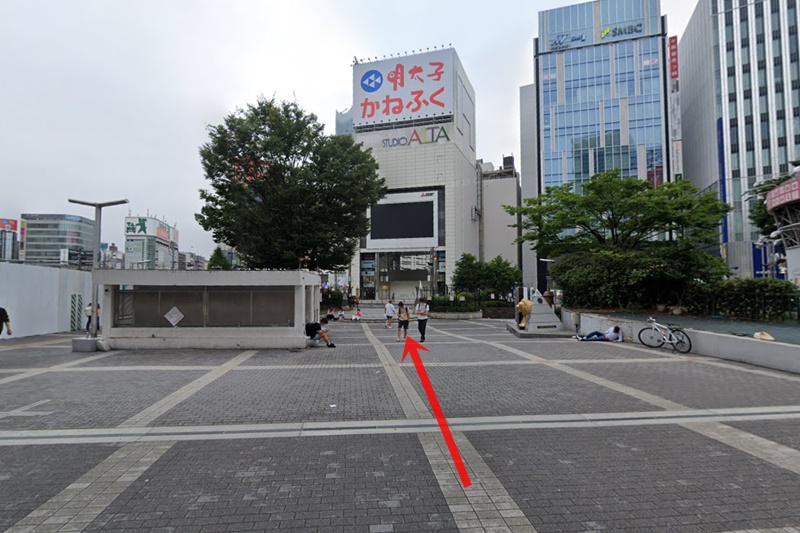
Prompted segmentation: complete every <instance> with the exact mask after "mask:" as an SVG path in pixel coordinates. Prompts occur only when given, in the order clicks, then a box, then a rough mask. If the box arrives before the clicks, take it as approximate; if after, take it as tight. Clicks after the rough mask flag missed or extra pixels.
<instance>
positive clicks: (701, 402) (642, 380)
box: [576, 362, 800, 409]
mask: <svg viewBox="0 0 800 533" xmlns="http://www.w3.org/2000/svg"><path fill="white" fill-rule="evenodd" d="M576 367H577V366H576ZM580 369H581V370H582V371H584V372H588V373H590V374H593V375H595V376H599V377H602V378H605V379H609V380H611V381H614V382H616V383H621V384H623V385H628V386H631V387H634V388H637V389H642V390H646V391H648V392H650V393H652V394H655V395H657V396H661V397H663V398H666V399H668V400H672V401H674V402H677V403H680V404H683V405H686V406H689V407H693V408H697V409H705V408H724V407H760V406H770V405H798V404H800V383H797V382H795V381H789V380H784V379H777V378H771V377H768V376H763V375H758V374H752V373H747V372H740V371H738V370H735V369H728V368H724V367H722V366H710V365H704V364H702V363H694V362H685V363H681V364H679V365H674V364H665V365H657V366H655V365H652V364H649V363H630V364H627V365H603V364H597V365H591V366H588V365H587V366H580Z"/></svg>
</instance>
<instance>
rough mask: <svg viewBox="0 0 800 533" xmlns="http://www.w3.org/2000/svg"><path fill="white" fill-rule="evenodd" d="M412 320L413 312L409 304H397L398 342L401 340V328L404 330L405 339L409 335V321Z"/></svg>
mask: <svg viewBox="0 0 800 533" xmlns="http://www.w3.org/2000/svg"><path fill="white" fill-rule="evenodd" d="M410 320H411V313H410V312H409V310H408V306H407V305H403V302H400V303H399V304H397V342H400V340H401V339H400V330H403V339H402V340H405V338H406V337H407V336H408V322H409V321H410Z"/></svg>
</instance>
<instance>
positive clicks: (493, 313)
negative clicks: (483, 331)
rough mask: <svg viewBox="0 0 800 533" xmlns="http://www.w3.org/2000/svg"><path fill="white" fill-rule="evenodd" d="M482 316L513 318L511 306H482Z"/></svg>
mask: <svg viewBox="0 0 800 533" xmlns="http://www.w3.org/2000/svg"><path fill="white" fill-rule="evenodd" d="M481 312H482V313H483V318H512V319H513V318H514V308H513V307H484V308H483V309H481Z"/></svg>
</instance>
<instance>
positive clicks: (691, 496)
mask: <svg viewBox="0 0 800 533" xmlns="http://www.w3.org/2000/svg"><path fill="white" fill-rule="evenodd" d="M378 311H379V310H378ZM365 324H367V327H368V329H369V331H370V332H371V335H369V336H367V335H365V334H364V324H362V323H342V324H339V323H336V324H332V327H331V332H332V336H333V340H334V342H335V343H336V344H337V346H338V347H337V348H336V349H327V348H324V347H320V348H315V349H309V350H300V351H294V350H262V351H258V352H256V353H255V354H254V355H251V354H252V352H250V351H247V352H245V351H243V350H241V351H240V350H224V351H213V350H174V351H173V350H161V351H127V352H109V353H107V354H99V355H94V356H90V357H91V359H90V360H88V361H87V362H85V363H84V364H82V365H75V366H72V367H70V368H69V369H68V370H58V371H50V370H47V369H48V368H49V367H50V366H52V365H57V364H63V363H64V362H69V361H76V360H82V359H87V358H88V357H87V355H86V354H65V353H64V351H63V350H62V349H61V348H52V347H51V345H41V346H38V347H30V346H27V347H23V346H22V344H27V345H30V344H31V343H32V342H35V339H28V340H26V341H25V343H19V344H20V347H19V348H17V349H12V350H4V349H3V348H4V347H7V346H9V345H8V344H6V345H5V346H4V345H3V343H0V370H2V369H3V368H17V367H18V368H30V369H32V370H33V371H34V372H33V373H31V374H22V375H19V376H16V377H17V378H22V379H15V380H8V381H3V378H4V377H5V378H9V377H14V376H13V375H12V374H3V373H0V531H4V530H6V529H11V530H12V531H14V532H19V533H22V532H25V533H29V532H30V533H35V532H46V531H57V530H60V531H62V533H66V532H68V531H80V530H81V529H82V528H84V527H85V526H86V524H89V523H91V525H90V526H89V527H90V530H92V531H107V530H108V531H131V532H133V531H136V532H138V531H144V532H149V533H156V532H159V533H160V532H166V531H171V532H176V531H191V532H196V531H199V532H205V531H312V532H313V531H318V532H325V531H336V532H351V531H363V532H368V533H381V532H384V533H386V532H395V531H398V532H399V531H426V530H441V531H455V530H456V529H457V528H458V527H460V528H461V531H464V532H474V533H478V532H481V531H504V532H508V531H513V532H516V533H523V532H524V533H535V531H539V532H551V531H608V532H612V531H613V532H616V531H645V532H661V531H671V532H695V531H697V532H700V531H705V532H709V531H710V532H714V531H719V532H722V531H726V532H727V531H747V530H752V529H756V528H757V529H759V530H761V531H767V530H772V531H773V532H774V533H777V532H778V531H779V530H780V531H781V533H788V532H790V531H791V533H798V531H800V530H798V531H793V530H791V529H790V528H792V527H795V528H797V527H798V526H800V475H798V474H797V472H798V469H797V467H796V466H797V464H798V462H797V461H798V457H800V455H799V454H798V453H797V452H794V450H800V420H798V419H797V418H793V417H794V416H796V413H797V412H800V382H798V381H797V380H796V379H795V380H791V379H785V378H786V377H788V375H786V374H782V373H779V372H773V373H770V372H765V371H763V370H757V369H754V368H753V367H747V366H743V365H736V364H729V363H720V362H714V360H711V359H708V360H704V361H703V362H701V361H698V360H696V358H675V357H669V352H667V351H652V352H643V351H642V350H633V349H630V347H628V346H619V345H610V344H604V343H579V342H576V341H569V340H565V341H550V340H548V341H541V340H538V339H525V340H523V339H517V338H515V337H513V336H512V335H511V334H510V333H507V332H504V331H503V328H504V327H505V322H504V321H463V322H450V321H441V320H435V319H434V320H431V324H430V326H429V333H428V339H427V342H426V343H425V345H426V347H427V348H428V349H429V350H430V351H429V352H423V353H422V357H423V360H424V361H425V363H426V367H427V370H428V374H429V376H430V378H431V380H432V382H433V386H434V388H435V391H436V394H437V396H438V398H439V401H440V403H441V405H442V407H443V409H444V412H445V414H446V416H448V417H485V418H484V419H483V420H480V421H479V424H472V425H470V426H466V427H470V428H471V429H472V430H471V431H467V432H462V431H460V430H461V429H463V427H465V426H461V427H459V428H458V430H456V431H454V434H455V437H456V440H457V442H459V446H460V449H461V454H462V456H463V458H464V461H465V463H466V467H467V469H468V471H469V473H470V475H471V476H472V477H473V482H474V485H473V486H472V487H469V488H466V489H465V488H463V487H462V486H461V485H460V481H459V479H458V478H457V475H456V472H455V470H454V467H453V465H452V464H451V457H450V450H448V449H447V447H446V445H444V443H443V439H441V437H440V433H439V432H438V431H436V428H435V426H433V422H432V421H431V420H425V421H412V422H413V423H414V424H416V425H414V426H409V425H406V424H407V423H408V421H407V420H406V419H407V418H415V416H419V413H424V418H427V417H428V416H429V415H428V413H427V412H425V409H424V407H422V405H423V403H424V404H425V405H427V395H426V394H425V392H424V390H423V389H422V386H421V385H420V381H419V377H418V375H417V372H416V370H415V369H414V367H413V364H412V363H411V362H410V361H408V360H407V361H406V362H405V363H402V364H400V359H401V356H402V349H403V344H402V343H397V342H396V341H395V339H396V337H397V332H396V329H394V328H393V329H391V330H387V329H384V328H383V327H382V323H380V322H376V323H365ZM486 325H488V326H490V327H485V326H486ZM410 334H411V336H412V338H417V337H418V334H417V332H416V324H415V323H412V324H411V328H410ZM376 338H377V341H375V339H376ZM66 339H67V340H68V338H66ZM39 340H41V339H39ZM373 341H375V342H379V343H382V346H374V345H372V344H371V343H372V342H373ZM476 341H479V342H476ZM500 343H502V345H501V344H500ZM384 347H385V349H384ZM514 351H516V353H513V352H514ZM243 352H244V354H243ZM387 352H388V354H389V355H390V357H389V358H387V357H386V353H387ZM526 353H527V354H529V355H530V359H529V358H526V357H525V355H524V354H526ZM645 358H648V359H650V360H652V362H638V361H637V360H638V359H645ZM531 359H533V360H534V361H531ZM548 359H550V360H567V361H572V363H563V364H554V363H549V362H548ZM612 359H613V360H614V361H613V363H602V362H594V363H592V364H584V363H578V362H577V361H578V360H581V361H602V360H612ZM509 362H514V363H517V364H508V363H509ZM437 363H440V364H444V365H446V366H437V365H436V364H437ZM709 363H711V364H709ZM235 364H238V365H239V366H235ZM4 365H5V366H4ZM221 365H224V366H221ZM162 366H163V367H169V370H168V371H167V370H166V369H165V370H153V369H152V367H162ZM195 366H203V367H208V369H207V370H204V369H198V370H192V369H191V367H195ZM87 367H92V368H87ZM96 367H102V368H103V371H98V370H97V369H96ZM121 367H125V368H121ZM139 367H141V368H139ZM573 369H577V370H573ZM36 372H38V374H37V373H36ZM570 372H574V373H570ZM765 374H770V375H765ZM593 376H599V377H598V378H595V377H593ZM212 378H216V379H212ZM189 384H191V385H192V386H191V387H188V388H185V389H184V387H186V385H189ZM412 389H413V390H412ZM398 395H399V396H400V397H402V398H403V399H404V402H405V403H404V404H401V403H400V400H398ZM637 397H641V398H644V399H649V401H650V402H652V403H647V402H645V401H643V400H640V399H637ZM45 400H49V401H45ZM412 400H413V401H412ZM40 402H43V403H40ZM415 402H416V403H415ZM33 404H38V405H33ZM401 405H405V406H406V410H405V411H404V410H403V409H402V407H401ZM25 406H30V407H29V408H28V411H30V413H28V411H22V410H21V409H22V408H23V407H25ZM331 406H335V407H331ZM658 406H661V407H658ZM684 406H685V407H684ZM762 406H763V407H764V408H765V409H766V410H767V411H769V408H770V406H786V407H785V408H784V409H782V412H783V413H784V414H782V415H777V416H781V418H779V419H767V417H766V416H764V415H763V413H759V412H757V411H760V410H750V411H748V410H746V409H745V410H743V411H742V414H744V415H746V416H748V417H749V420H747V421H745V420H737V421H736V422H735V423H729V424H728V425H724V424H722V423H709V422H707V423H705V424H701V423H699V419H697V418H689V417H688V415H687V414H686V413H685V412H683V411H684V409H691V408H696V409H707V408H722V407H742V408H746V407H762ZM664 409H671V410H675V411H677V413H670V416H685V417H686V418H682V419H681V418H679V419H678V420H679V421H682V422H683V423H684V426H685V427H681V426H678V425H675V424H657V423H655V422H656V421H655V420H654V419H653V418H648V417H649V415H648V416H645V417H634V419H630V420H625V418H626V417H625V414H626V413H641V412H645V411H663V410H664ZM14 410H18V411H16V412H13V413H9V411H14ZM772 411H775V409H773V410H772ZM36 412H38V413H40V414H38V415H36V414H35V413H36ZM45 413H50V414H45ZM162 413H163V414H162ZM589 413H599V414H602V417H600V418H601V419H600V420H598V421H595V422H592V424H593V425H592V426H591V427H577V425H578V424H582V425H585V424H586V421H585V420H583V419H581V417H580V416H577V417H566V416H560V415H567V414H569V415H581V414H589ZM20 414H21V415H22V416H17V415H20ZM510 415H549V416H550V417H551V418H550V419H549V420H547V422H548V423H552V422H553V420H556V421H558V424H559V426H560V427H548V428H545V427H538V426H534V427H538V429H525V430H520V429H516V430H505V429H504V430H500V427H508V425H507V424H509V423H513V422H510V421H509V420H508V419H507V417H508V416H510ZM156 416H159V418H157V419H155V420H154V421H153V417H156ZM770 416H772V417H774V416H776V415H770ZM493 417H504V418H502V419H500V418H493ZM130 420H134V421H137V420H138V421H141V425H142V426H147V425H149V426H158V427H159V428H164V427H166V426H182V427H181V428H180V429H175V430H173V429H166V430H164V429H160V430H158V431H155V433H159V435H155V434H154V431H153V430H152V428H147V427H141V428H134V429H135V431H136V432H137V433H136V435H141V436H143V437H144V438H143V440H142V441H140V442H131V443H128V444H125V445H124V446H122V447H120V445H118V444H61V445H53V444H52V441H51V440H50V439H52V438H54V437H58V438H59V439H61V441H62V442H69V441H70V440H72V442H77V441H79V440H80V439H85V438H87V437H86V436H85V435H83V432H69V431H66V432H60V433H58V434H56V433H55V432H51V431H49V430H65V429H67V430H69V429H78V428H81V429H82V428H93V429H96V430H97V433H98V434H101V435H104V437H102V438H104V439H108V440H111V441H118V439H120V435H122V434H123V431H124V429H123V428H120V427H119V426H120V424H124V423H125V422H126V421H130ZM365 420H378V421H383V422H381V423H379V424H375V425H367V424H361V423H360V422H361V421H365ZM281 422H288V423H296V424H299V423H306V422H324V423H325V426H326V430H325V432H324V433H323V432H321V431H318V430H313V431H312V430H310V428H308V427H307V426H306V427H304V428H303V429H302V431H301V432H300V433H299V434H300V435H301V436H300V437H297V438H288V437H286V436H285V435H286V433H282V434H281V433H279V432H272V431H269V429H274V428H263V427H261V428H259V427H253V428H245V429H243V430H239V431H235V432H233V431H231V430H230V429H229V428H227V427H225V425H228V424H262V423H281ZM353 422H355V423H353ZM418 422H419V424H417V423H418ZM423 422H424V423H423ZM529 422H530V423H534V424H541V423H542V422H543V420H538V421H529ZM500 424H506V425H505V426H500ZM610 424H614V425H613V426H611V425H610ZM129 425H136V424H129ZM208 425H215V426H217V427H215V428H214V429H213V430H210V429H209V428H207V427H203V426H208ZM193 426H196V427H193ZM728 426H732V427H728ZM392 427H395V428H397V429H398V430H399V431H398V432H396V433H388V431H392V429H390V428H392ZM423 427H424V428H425V431H430V430H432V429H433V430H434V432H430V433H419V434H416V433H402V432H401V431H403V430H408V429H409V428H412V429H411V430H412V431H413V430H414V428H423ZM528 427H530V426H528ZM478 428H480V430H478ZM704 428H705V429H704ZM22 429H40V430H44V431H42V432H37V433H36V434H30V435H18V434H16V433H14V431H13V430H22ZM420 430H422V429H420ZM147 432H150V434H146V433H147ZM364 432H371V433H368V434H363V433H364ZM359 433H361V434H359ZM125 435H126V438H135V437H132V436H131V435H132V434H130V433H125ZM323 435H324V436H323ZM756 436H757V437H756ZM267 437H269V438H267ZM759 437H760V438H759ZM91 438H95V437H91ZM97 438H101V437H97ZM151 439H155V440H151ZM159 439H165V440H166V442H165V441H162V440H159ZM216 439H220V440H216ZM20 442H27V443H28V445H25V446H20V445H17V444H18V443H20ZM82 442H85V441H82ZM424 443H427V444H426V445H423V444H424ZM776 443H777V444H776ZM433 444H435V446H433ZM781 444H782V445H783V446H780V445H781ZM150 447H153V449H156V448H158V449H159V450H160V451H159V452H158V453H156V454H154V455H150V453H149V452H147V451H146V449H149V448H150ZM128 448H130V449H139V448H141V449H142V453H145V455H147V457H145V458H144V459H147V461H146V464H144V463H142V464H139V463H137V465H138V466H136V467H135V468H133V469H132V470H131V469H130V468H128V469H127V470H126V468H127V463H126V462H125V461H123V462H122V463H120V464H117V463H115V461H116V459H115V458H117V457H122V456H124V455H125V454H126V453H127V451H126V450H127V449H128ZM434 448H435V449H434ZM434 452H435V453H434ZM120 460H121V461H122V459H120ZM432 465H433V466H432ZM777 465H783V468H781V467H780V466H777ZM123 467H124V468H123ZM101 470H102V471H103V472H105V473H101V474H98V475H99V477H97V479H94V477H93V476H94V472H95V471H98V472H100V471H101ZM106 483H108V488H106V485H105V484H106ZM112 487H113V490H112ZM56 511H58V512H57V513H56ZM51 512H52V513H54V514H47V513H51ZM70 513H72V514H73V515H75V516H74V517H73V518H74V520H73V519H72V518H69V515H70ZM15 525H16V526H15ZM533 527H535V528H536V529H535V530H534V529H533ZM494 528H497V529H494ZM780 528H786V529H785V530H781V529H780Z"/></svg>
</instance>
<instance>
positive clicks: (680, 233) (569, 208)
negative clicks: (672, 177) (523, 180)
mask: <svg viewBox="0 0 800 533" xmlns="http://www.w3.org/2000/svg"><path fill="white" fill-rule="evenodd" d="M572 187H573V185H572V184H571V183H568V184H564V185H561V186H557V187H550V188H548V190H547V192H546V194H543V195H541V196H539V197H536V198H528V199H526V200H525V205H523V206H521V207H515V206H505V209H506V211H508V213H510V214H513V215H516V214H521V215H522V229H523V234H522V236H521V237H520V240H521V241H530V242H532V243H533V247H534V248H536V250H537V251H538V252H539V255H540V257H546V256H552V257H556V256H559V255H563V254H566V253H570V252H573V251H577V250H581V249H583V250H587V249H589V250H599V249H609V248H610V249H616V250H638V249H642V248H645V247H647V246H649V245H651V244H652V243H653V242H655V240H656V239H657V238H659V237H661V236H665V237H667V238H669V239H674V240H676V241H681V242H684V243H692V244H703V243H712V242H716V240H717V238H718V236H719V223H720V220H721V218H722V217H723V215H724V214H725V213H727V211H728V206H727V205H726V204H724V203H722V202H720V201H719V200H718V199H717V197H716V195H714V194H713V193H706V194H698V190H697V189H696V188H695V187H693V186H692V185H691V184H689V183H688V182H687V181H678V182H674V183H665V184H663V185H661V186H659V187H653V186H652V184H651V183H650V182H649V181H644V180H640V179H637V178H620V177H619V172H618V171H610V172H605V173H602V174H597V175H595V176H593V177H592V178H591V180H590V181H589V183H587V184H585V185H584V186H583V194H579V193H576V192H573V191H572Z"/></svg>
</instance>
